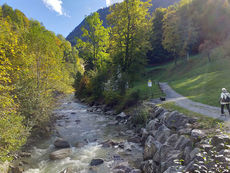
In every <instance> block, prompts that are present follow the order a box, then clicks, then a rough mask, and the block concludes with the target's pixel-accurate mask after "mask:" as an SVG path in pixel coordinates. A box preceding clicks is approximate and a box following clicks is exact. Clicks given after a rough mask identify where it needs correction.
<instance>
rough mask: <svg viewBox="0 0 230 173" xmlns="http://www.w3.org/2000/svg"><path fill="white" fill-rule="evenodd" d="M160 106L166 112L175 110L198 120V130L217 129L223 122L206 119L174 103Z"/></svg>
mask: <svg viewBox="0 0 230 173" xmlns="http://www.w3.org/2000/svg"><path fill="white" fill-rule="evenodd" d="M160 106H162V107H164V108H165V109H167V110H172V111H173V110H177V111H178V112H180V113H183V114H185V115H186V116H188V117H195V118H197V119H198V123H199V126H198V128H200V129H210V128H217V127H219V126H220V125H221V124H222V123H223V121H221V120H218V119H214V118H210V117H206V116H204V115H201V114H198V113H195V112H192V111H189V110H187V109H185V108H182V107H180V106H177V105H176V104H175V103H174V102H165V103H163V104H161V105H160Z"/></svg>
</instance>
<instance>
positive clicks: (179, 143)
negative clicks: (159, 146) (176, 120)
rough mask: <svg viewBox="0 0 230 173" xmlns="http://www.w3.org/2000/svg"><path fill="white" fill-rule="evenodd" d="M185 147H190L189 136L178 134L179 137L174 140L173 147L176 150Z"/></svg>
mask: <svg viewBox="0 0 230 173" xmlns="http://www.w3.org/2000/svg"><path fill="white" fill-rule="evenodd" d="M185 147H192V141H191V140H190V139H189V138H187V137H185V136H183V135H182V136H180V138H179V139H178V141H177V142H176V144H175V149H176V150H184V149H185Z"/></svg>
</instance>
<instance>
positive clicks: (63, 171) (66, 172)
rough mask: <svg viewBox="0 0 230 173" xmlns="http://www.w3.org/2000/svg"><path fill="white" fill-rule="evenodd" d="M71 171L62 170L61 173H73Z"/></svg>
mask: <svg viewBox="0 0 230 173" xmlns="http://www.w3.org/2000/svg"><path fill="white" fill-rule="evenodd" d="M71 171H72V170H71V169H70V168H65V169H64V170H62V171H61V172H60V173H71Z"/></svg>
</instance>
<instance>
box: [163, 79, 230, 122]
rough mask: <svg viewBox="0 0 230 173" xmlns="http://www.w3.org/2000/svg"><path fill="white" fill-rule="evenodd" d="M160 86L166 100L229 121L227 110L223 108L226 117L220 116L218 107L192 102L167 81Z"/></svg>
mask: <svg viewBox="0 0 230 173" xmlns="http://www.w3.org/2000/svg"><path fill="white" fill-rule="evenodd" d="M160 87H161V89H162V91H163V92H164V93H165V94H166V101H173V102H175V104H176V105H178V106H180V107H183V108H185V109H188V110H190V111H193V112H196V113H199V114H202V115H205V116H208V117H212V118H217V119H220V120H224V121H229V122H230V116H229V115H228V112H227V110H225V113H226V115H227V116H226V117H224V116H220V114H221V112H220V108H218V107H214V106H209V105H205V104H202V103H198V102H194V101H192V100H190V99H188V98H186V97H184V96H182V95H180V94H178V93H177V92H176V91H174V90H173V89H172V88H171V87H170V86H169V85H168V84H167V83H160Z"/></svg>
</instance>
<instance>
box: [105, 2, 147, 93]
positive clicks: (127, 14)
mask: <svg viewBox="0 0 230 173" xmlns="http://www.w3.org/2000/svg"><path fill="white" fill-rule="evenodd" d="M150 6H151V5H150V1H147V2H142V1H140V0H125V1H124V2H122V3H119V4H116V5H114V6H112V7H111V14H109V15H108V16H107V20H108V21H109V24H110V25H111V26H112V28H111V34H112V37H111V48H110V54H111V56H112V60H113V68H114V75H115V76H116V77H117V78H118V79H119V81H118V82H119V85H118V86H119V89H120V90H121V93H124V92H125V88H126V87H125V86H126V83H127V82H128V83H129V85H132V82H134V81H135V80H137V77H138V76H139V75H140V70H141V69H142V68H143V67H144V65H145V63H146V53H147V49H148V47H149V41H148V40H149V35H148V31H149V28H150V25H149V23H150V22H149V19H150V15H149V13H148V9H149V7H150ZM118 76H120V77H118Z"/></svg>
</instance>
